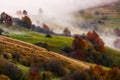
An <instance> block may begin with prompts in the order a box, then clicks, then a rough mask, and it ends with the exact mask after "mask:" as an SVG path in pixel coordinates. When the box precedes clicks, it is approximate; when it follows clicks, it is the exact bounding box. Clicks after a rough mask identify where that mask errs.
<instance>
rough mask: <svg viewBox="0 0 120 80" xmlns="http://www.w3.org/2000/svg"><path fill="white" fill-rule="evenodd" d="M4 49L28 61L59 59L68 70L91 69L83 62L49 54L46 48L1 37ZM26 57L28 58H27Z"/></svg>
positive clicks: (0, 44)
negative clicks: (37, 58)
mask: <svg viewBox="0 0 120 80" xmlns="http://www.w3.org/2000/svg"><path fill="white" fill-rule="evenodd" d="M2 47H4V48H5V50H6V52H14V51H16V52H19V53H20V54H22V55H24V56H25V57H26V56H27V57H28V59H30V57H33V56H34V57H39V59H41V60H45V59H58V60H60V61H62V62H63V63H64V64H65V65H66V66H65V67H66V68H69V69H74V70H77V69H88V68H90V65H89V64H86V63H83V62H81V61H76V60H74V59H71V58H68V57H65V56H63V55H60V54H58V53H54V52H51V51H50V52H49V51H47V50H46V49H44V48H41V47H38V46H35V45H32V44H29V43H26V42H22V41H19V40H15V39H12V38H8V37H4V36H0V48H2ZM27 57H26V58H27Z"/></svg>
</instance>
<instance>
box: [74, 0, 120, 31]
mask: <svg viewBox="0 0 120 80" xmlns="http://www.w3.org/2000/svg"><path fill="white" fill-rule="evenodd" d="M119 4H120V1H119V0H118V1H115V2H113V3H110V4H107V5H102V6H97V7H93V8H88V9H86V10H81V11H79V12H78V13H76V14H75V19H76V21H77V22H78V24H79V25H80V26H81V27H82V28H88V29H92V30H98V31H105V30H107V31H112V30H113V29H114V28H116V27H119V22H120V9H119V7H120V5H119ZM79 21H80V22H79ZM81 21H82V23H81ZM111 28H112V30H111Z"/></svg>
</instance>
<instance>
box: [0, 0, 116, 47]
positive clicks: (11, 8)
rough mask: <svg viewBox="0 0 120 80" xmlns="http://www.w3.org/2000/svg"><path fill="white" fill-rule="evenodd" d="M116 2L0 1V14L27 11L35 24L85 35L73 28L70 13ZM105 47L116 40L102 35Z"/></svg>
mask: <svg viewBox="0 0 120 80" xmlns="http://www.w3.org/2000/svg"><path fill="white" fill-rule="evenodd" d="M113 1H116V0H0V12H3V11H5V12H7V13H9V14H11V15H12V16H15V13H16V11H18V10H24V9H25V10H27V11H28V12H29V15H30V17H31V18H32V21H33V22H34V23H35V22H37V21H39V22H41V23H42V22H45V23H47V22H49V23H56V24H58V25H61V26H57V27H56V26H50V27H51V29H53V31H55V32H58V33H61V32H62V30H63V29H64V28H65V27H67V26H69V29H70V30H71V32H72V34H76V33H83V32H84V33H86V31H84V30H81V29H78V28H75V27H73V26H72V25H71V24H75V23H73V18H72V16H71V14H72V13H74V12H77V11H80V10H82V9H86V8H91V7H95V6H99V5H104V4H108V3H111V2H113ZM40 8H41V9H42V11H43V15H42V16H40V15H39V11H38V10H39V9H40ZM102 38H103V39H104V41H105V43H106V45H108V46H110V47H113V45H112V43H113V41H114V40H115V39H116V38H113V37H112V40H109V39H111V37H110V36H105V35H102Z"/></svg>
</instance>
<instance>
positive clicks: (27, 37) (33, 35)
mask: <svg viewBox="0 0 120 80" xmlns="http://www.w3.org/2000/svg"><path fill="white" fill-rule="evenodd" d="M9 36H10V37H11V38H15V39H18V40H22V41H25V42H29V43H32V44H35V43H39V42H40V43H46V44H47V45H49V46H53V47H57V48H59V49H63V48H64V47H65V46H71V45H72V40H73V39H72V38H70V37H63V36H54V35H52V38H48V37H45V35H44V34H39V33H37V32H32V31H29V32H26V33H25V34H15V33H11V34H10V35H9Z"/></svg>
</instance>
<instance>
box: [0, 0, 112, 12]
mask: <svg viewBox="0 0 120 80" xmlns="http://www.w3.org/2000/svg"><path fill="white" fill-rule="evenodd" d="M112 1H114V0H92V1H91V0H0V11H7V12H10V13H14V12H15V11H16V10H21V9H26V10H28V11H29V12H30V13H31V14H35V13H37V10H38V9H39V8H42V9H43V10H44V11H45V13H46V14H66V13H70V12H73V11H77V10H80V9H85V8H88V7H92V6H96V5H99V4H105V3H110V2H112Z"/></svg>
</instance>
